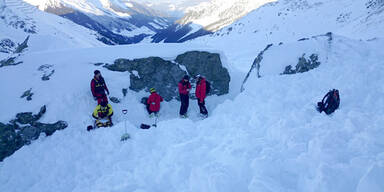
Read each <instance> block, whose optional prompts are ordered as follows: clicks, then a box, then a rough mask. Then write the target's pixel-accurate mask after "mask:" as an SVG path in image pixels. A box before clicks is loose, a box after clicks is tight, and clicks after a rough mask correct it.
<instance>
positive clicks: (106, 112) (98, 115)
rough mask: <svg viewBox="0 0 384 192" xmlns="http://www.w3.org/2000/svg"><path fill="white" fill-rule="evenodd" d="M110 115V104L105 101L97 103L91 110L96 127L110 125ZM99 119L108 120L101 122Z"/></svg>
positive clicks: (111, 112)
mask: <svg viewBox="0 0 384 192" xmlns="http://www.w3.org/2000/svg"><path fill="white" fill-rule="evenodd" d="M112 115H113V110H112V106H111V104H108V103H107V102H105V101H102V102H101V103H100V105H97V106H96V108H95V110H94V111H93V114H92V116H93V118H95V119H96V123H95V124H96V126H97V127H103V126H104V127H106V126H112V125H113V123H112ZM101 119H108V122H106V123H102V122H100V120H101Z"/></svg>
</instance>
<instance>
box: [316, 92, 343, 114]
mask: <svg viewBox="0 0 384 192" xmlns="http://www.w3.org/2000/svg"><path fill="white" fill-rule="evenodd" d="M339 105H340V95H339V90H337V89H333V90H330V91H329V92H328V93H327V94H326V95H325V96H324V98H323V100H321V102H318V103H317V110H318V111H319V112H320V113H321V112H323V111H324V112H325V113H326V114H327V115H329V114H331V113H333V112H334V111H335V110H336V109H338V108H339Z"/></svg>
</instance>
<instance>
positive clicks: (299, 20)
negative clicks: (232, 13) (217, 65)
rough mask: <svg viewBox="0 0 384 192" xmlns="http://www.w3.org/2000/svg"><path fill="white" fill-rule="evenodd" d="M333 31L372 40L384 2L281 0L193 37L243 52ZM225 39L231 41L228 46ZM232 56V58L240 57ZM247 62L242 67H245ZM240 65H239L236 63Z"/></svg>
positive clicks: (381, 24) (381, 27)
mask: <svg viewBox="0 0 384 192" xmlns="http://www.w3.org/2000/svg"><path fill="white" fill-rule="evenodd" d="M327 32H333V33H335V34H340V35H343V36H347V37H350V38H354V39H372V38H375V37H383V34H384V2H383V1H381V0H356V1H349V0H338V1H333V0H280V1H277V2H274V3H269V4H266V5H264V6H262V7H260V8H259V9H256V10H254V11H253V12H251V13H250V14H248V15H247V16H245V17H243V18H242V19H240V20H238V21H237V22H235V23H233V24H232V25H230V26H227V27H225V28H223V29H222V30H220V31H217V32H216V33H214V34H212V35H210V36H205V37H201V38H199V39H196V41H197V42H202V43H204V44H207V45H212V46H218V47H223V48H225V49H228V52H229V53H231V52H233V53H239V52H237V51H236V50H237V49H243V47H244V45H245V44H247V45H248V46H252V47H253V49H250V50H249V49H243V53H241V54H243V55H247V54H249V53H250V52H252V53H254V52H259V51H261V50H262V49H264V47H265V46H266V45H267V44H270V43H274V44H278V43H280V42H292V41H296V40H298V39H301V38H307V37H311V36H313V35H318V34H325V33H327ZM228 42H231V44H230V45H229V44H228ZM241 57H242V55H233V56H232V58H241ZM248 62H251V61H247V62H245V63H244V66H243V67H241V68H242V70H244V71H245V70H247V68H248V66H247V65H248V64H247V63H248ZM239 67H240V66H239Z"/></svg>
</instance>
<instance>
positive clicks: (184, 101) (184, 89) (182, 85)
mask: <svg viewBox="0 0 384 192" xmlns="http://www.w3.org/2000/svg"><path fill="white" fill-rule="evenodd" d="M178 87H179V94H180V102H181V106H180V113H179V114H180V117H182V118H187V112H188V107H189V91H190V90H191V88H192V86H191V83H190V82H189V76H188V75H184V77H183V79H182V80H181V81H180V82H179V85H178Z"/></svg>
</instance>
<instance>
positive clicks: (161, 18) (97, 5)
mask: <svg viewBox="0 0 384 192" xmlns="http://www.w3.org/2000/svg"><path fill="white" fill-rule="evenodd" d="M25 1H26V2H28V3H30V4H32V5H34V6H37V7H38V8H39V9H41V10H43V11H46V12H49V13H53V14H56V15H59V16H62V17H64V18H67V19H69V20H71V21H73V22H75V23H77V24H79V25H82V26H84V27H86V28H89V29H91V30H93V31H95V32H96V33H98V34H99V36H101V38H99V40H100V41H102V42H103V43H105V44H110V45H114V44H132V43H139V42H141V41H143V40H144V39H145V38H146V37H148V36H152V35H154V34H156V33H157V32H158V31H159V30H162V29H164V28H166V27H168V26H169V25H170V24H171V23H172V20H171V19H169V18H168V17H167V16H166V14H165V13H162V12H160V11H156V10H154V9H152V8H150V7H148V6H146V5H145V4H142V3H139V2H136V1H122V0H37V1H36V0H25Z"/></svg>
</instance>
